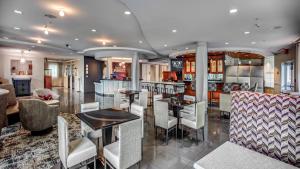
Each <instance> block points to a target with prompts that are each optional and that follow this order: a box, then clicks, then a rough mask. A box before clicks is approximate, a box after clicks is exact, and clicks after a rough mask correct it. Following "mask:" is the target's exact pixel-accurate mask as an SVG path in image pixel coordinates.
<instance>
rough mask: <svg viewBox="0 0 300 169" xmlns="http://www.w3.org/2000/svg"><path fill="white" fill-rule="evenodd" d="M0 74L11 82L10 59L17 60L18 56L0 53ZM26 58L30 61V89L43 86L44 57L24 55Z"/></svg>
mask: <svg viewBox="0 0 300 169" xmlns="http://www.w3.org/2000/svg"><path fill="white" fill-rule="evenodd" d="M0 57H1V68H0V69H1V71H0V72H1V74H2V75H1V76H2V77H3V78H5V79H8V80H9V81H10V83H12V77H13V76H12V75H11V72H10V69H11V65H10V64H11V63H10V62H11V60H13V59H14V60H19V59H20V57H18V56H13V55H8V54H5V55H1V56H0ZM26 59H27V60H31V61H32V75H30V76H29V75H28V77H31V91H33V90H34V89H37V88H44V58H43V57H26Z"/></svg>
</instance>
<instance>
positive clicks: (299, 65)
mask: <svg viewBox="0 0 300 169" xmlns="http://www.w3.org/2000/svg"><path fill="white" fill-rule="evenodd" d="M295 68H296V69H295V78H296V84H295V86H296V88H295V91H296V92H300V42H298V43H297V44H296V64H295Z"/></svg>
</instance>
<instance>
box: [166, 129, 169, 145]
mask: <svg viewBox="0 0 300 169" xmlns="http://www.w3.org/2000/svg"><path fill="white" fill-rule="evenodd" d="M168 133H169V130H168V129H167V130H166V143H167V145H168Z"/></svg>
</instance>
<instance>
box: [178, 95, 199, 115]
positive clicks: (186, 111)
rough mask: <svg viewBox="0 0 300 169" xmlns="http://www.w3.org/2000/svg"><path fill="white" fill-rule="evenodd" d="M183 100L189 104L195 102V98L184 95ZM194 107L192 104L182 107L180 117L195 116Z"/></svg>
mask: <svg viewBox="0 0 300 169" xmlns="http://www.w3.org/2000/svg"><path fill="white" fill-rule="evenodd" d="M183 100H185V101H189V102H195V96H190V95H184V96H183ZM195 107H196V104H194V103H193V104H190V105H187V106H184V107H183V109H182V110H180V115H181V117H186V116H195V111H196V110H195Z"/></svg>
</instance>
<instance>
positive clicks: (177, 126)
mask: <svg viewBox="0 0 300 169" xmlns="http://www.w3.org/2000/svg"><path fill="white" fill-rule="evenodd" d="M175 127H176V128H175V131H176V135H175V137H176V140H177V128H178V124H176V126H175Z"/></svg>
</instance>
